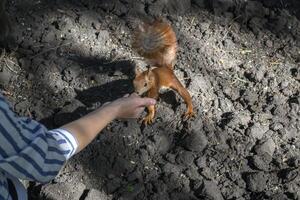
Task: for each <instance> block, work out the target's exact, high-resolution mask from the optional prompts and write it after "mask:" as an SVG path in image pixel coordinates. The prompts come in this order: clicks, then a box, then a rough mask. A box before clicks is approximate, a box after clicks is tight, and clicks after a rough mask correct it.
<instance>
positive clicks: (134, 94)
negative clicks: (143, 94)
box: [130, 92, 139, 97]
mask: <svg viewBox="0 0 300 200" xmlns="http://www.w3.org/2000/svg"><path fill="white" fill-rule="evenodd" d="M130 96H131V97H139V95H138V94H137V93H135V92H134V93H132V94H131V95H130Z"/></svg>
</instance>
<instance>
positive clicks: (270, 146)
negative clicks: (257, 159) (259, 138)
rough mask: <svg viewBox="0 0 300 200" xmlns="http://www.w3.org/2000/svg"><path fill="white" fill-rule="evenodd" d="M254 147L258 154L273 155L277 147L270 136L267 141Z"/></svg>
mask: <svg viewBox="0 0 300 200" xmlns="http://www.w3.org/2000/svg"><path fill="white" fill-rule="evenodd" d="M254 148H255V152H256V153H257V155H261V156H263V155H266V154H267V155H269V156H271V157H272V156H273V154H274V151H275V148H276V144H275V142H274V141H273V140H272V138H269V139H267V140H266V141H264V142H261V143H260V144H258V145H256V146H255V147H254Z"/></svg>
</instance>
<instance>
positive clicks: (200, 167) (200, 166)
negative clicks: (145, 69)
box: [0, 0, 300, 200]
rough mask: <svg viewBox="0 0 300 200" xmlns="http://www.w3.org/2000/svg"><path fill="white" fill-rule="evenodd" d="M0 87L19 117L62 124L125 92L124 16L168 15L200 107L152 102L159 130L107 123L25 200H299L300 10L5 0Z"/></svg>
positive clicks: (173, 1) (218, 2)
mask: <svg viewBox="0 0 300 200" xmlns="http://www.w3.org/2000/svg"><path fill="white" fill-rule="evenodd" d="M8 14H9V16H10V17H11V20H12V23H13V27H14V35H13V39H14V44H12V45H11V46H10V49H9V50H7V51H6V52H5V54H2V55H3V56H1V60H0V85H1V88H2V89H3V90H4V91H5V94H6V95H7V98H8V99H9V100H10V101H11V103H12V105H13V107H14V109H15V111H16V112H17V113H19V114H20V115H23V116H30V117H33V118H34V119H36V120H39V121H41V122H43V123H44V124H45V125H47V127H48V128H55V127H59V126H60V125H62V124H65V123H66V122H69V121H71V120H73V119H76V118H78V117H80V116H82V115H84V114H85V113H87V112H90V111H91V110H93V109H95V108H96V107H98V106H101V104H103V103H105V102H106V101H111V100H113V99H116V98H118V97H120V96H123V95H124V94H125V93H129V92H132V91H133V88H132V79H133V78H134V67H135V66H136V65H141V66H143V64H144V63H143V60H142V59H141V58H140V57H139V56H138V55H137V54H136V53H135V52H134V51H133V49H132V48H131V31H132V27H133V26H132V24H133V22H134V23H136V22H138V20H139V19H141V18H142V17H144V16H148V17H153V16H160V15H162V16H164V17H165V18H166V19H167V20H168V21H169V22H170V23H171V24H172V26H173V27H174V29H175V31H176V34H177V36H178V43H179V52H178V61H177V64H176V66H175V73H176V74H177V75H178V77H179V78H180V80H181V81H182V83H184V85H185V86H186V87H187V88H188V90H189V91H190V93H191V95H192V97H193V104H194V106H195V108H196V111H197V117H196V119H195V120H191V121H186V122H185V121H182V119H181V114H183V113H184V111H185V105H184V103H183V101H182V99H181V98H180V97H179V96H178V95H177V94H175V93H174V92H167V93H165V94H162V95H161V99H160V101H159V105H158V113H157V116H156V118H155V123H154V124H153V125H151V126H148V127H143V126H141V125H140V124H139V123H137V121H136V120H128V121H115V122H113V123H111V124H110V125H109V126H108V127H107V128H106V129H105V130H103V132H102V134H100V135H99V137H98V138H97V139H95V140H94V142H93V143H92V144H91V145H89V147H88V148H87V149H85V150H84V151H83V152H81V153H79V154H78V155H76V156H75V157H73V158H72V159H71V160H70V161H69V162H68V163H67V164H66V165H65V167H64V168H63V169H62V171H61V172H60V174H59V176H57V178H56V179H55V180H53V181H52V182H51V183H49V184H46V185H41V184H38V183H31V182H30V183H27V186H28V193H29V196H30V199H55V200H71V199H72V200H74V199H75V200H76V199H80V200H92V199H101V200H117V199H118V200H142V199H147V200H168V199H170V200H196V199H201V200H202V199H205V200H206V199H209V200H221V199H229V200H246V199H253V200H259V199H272V200H285V199H294V200H300V170H299V169H300V122H299V119H300V118H299V116H300V107H299V106H300V105H299V102H300V97H299V90H300V82H299V81H300V67H299V64H300V3H299V1H297V0H294V1H287V0H282V1H273V0H263V1H250V0H248V1H247V0H214V1H209V0H140V1H133V0H110V1H104V0H64V1H62V0H60V1H59V0H11V1H9V4H8Z"/></svg>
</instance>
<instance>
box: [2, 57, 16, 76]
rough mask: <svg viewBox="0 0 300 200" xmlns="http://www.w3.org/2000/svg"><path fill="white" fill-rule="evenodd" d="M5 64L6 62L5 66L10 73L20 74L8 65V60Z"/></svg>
mask: <svg viewBox="0 0 300 200" xmlns="http://www.w3.org/2000/svg"><path fill="white" fill-rule="evenodd" d="M4 62H5V66H6V67H7V69H9V70H10V71H12V72H13V73H15V74H18V72H16V71H15V70H13V69H12V68H11V67H10V66H9V65H8V63H7V61H6V60H4Z"/></svg>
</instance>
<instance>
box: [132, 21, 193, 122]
mask: <svg viewBox="0 0 300 200" xmlns="http://www.w3.org/2000/svg"><path fill="white" fill-rule="evenodd" d="M132 47H133V48H134V49H135V50H136V51H137V53H138V54H139V55H140V56H142V57H143V58H145V60H146V62H147V64H149V65H150V67H149V68H148V70H146V71H143V72H142V71H140V69H139V68H138V67H136V69H135V78H134V80H133V86H134V90H135V92H136V93H137V94H138V95H143V94H144V93H147V94H146V96H147V97H150V98H154V99H158V97H159V93H160V91H161V90H162V89H172V90H174V91H176V92H177V93H178V94H179V95H180V96H181V97H182V98H183V99H184V101H185V103H186V105H187V111H186V112H185V114H184V117H185V118H186V119H189V118H191V117H194V116H195V113H194V111H193V104H192V98H191V95H190V93H189V92H188V90H187V89H186V88H185V87H184V86H183V85H182V84H181V83H180V81H179V80H178V78H177V77H176V75H175V74H174V71H173V70H174V65H175V61H176V53H177V48H178V44H177V38H176V34H175V32H174V30H173V29H172V27H171V25H170V24H168V23H167V22H164V21H163V20H162V19H158V20H157V19H156V20H154V22H142V24H141V25H139V26H138V28H137V30H136V31H135V33H134V38H133V42H132ZM147 109H148V114H147V115H146V116H145V117H144V118H143V119H142V123H144V124H145V125H148V124H151V123H153V121H154V117H155V106H148V107H147Z"/></svg>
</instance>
